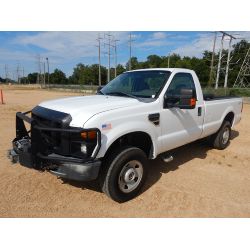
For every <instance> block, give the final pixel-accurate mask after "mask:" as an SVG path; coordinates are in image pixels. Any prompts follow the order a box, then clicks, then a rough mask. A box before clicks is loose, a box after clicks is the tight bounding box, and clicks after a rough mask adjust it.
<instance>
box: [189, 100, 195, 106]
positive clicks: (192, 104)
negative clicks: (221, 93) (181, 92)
mask: <svg viewBox="0 0 250 250" xmlns="http://www.w3.org/2000/svg"><path fill="white" fill-rule="evenodd" d="M195 104H196V99H195V98H191V99H190V106H195Z"/></svg>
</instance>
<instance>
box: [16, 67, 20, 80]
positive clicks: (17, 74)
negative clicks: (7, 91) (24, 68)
mask: <svg viewBox="0 0 250 250" xmlns="http://www.w3.org/2000/svg"><path fill="white" fill-rule="evenodd" d="M16 76H17V83H20V82H19V63H18V64H17V68H16Z"/></svg>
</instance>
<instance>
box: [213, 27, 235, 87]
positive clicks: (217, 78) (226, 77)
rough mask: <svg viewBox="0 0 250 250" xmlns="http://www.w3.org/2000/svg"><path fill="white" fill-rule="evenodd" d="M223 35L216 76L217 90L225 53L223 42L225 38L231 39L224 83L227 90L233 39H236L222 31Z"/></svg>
mask: <svg viewBox="0 0 250 250" xmlns="http://www.w3.org/2000/svg"><path fill="white" fill-rule="evenodd" d="M220 33H222V37H221V48H220V53H219V62H218V69H217V75H216V82H215V88H216V89H217V88H218V85H219V77H220V70H221V59H222V51H223V42H224V38H225V36H227V37H229V38H230V41H229V48H228V57H227V65H226V74H225V82H224V88H227V79H228V71H229V63H230V53H231V45H232V39H236V38H235V37H234V36H232V35H230V34H228V33H226V32H224V31H220Z"/></svg>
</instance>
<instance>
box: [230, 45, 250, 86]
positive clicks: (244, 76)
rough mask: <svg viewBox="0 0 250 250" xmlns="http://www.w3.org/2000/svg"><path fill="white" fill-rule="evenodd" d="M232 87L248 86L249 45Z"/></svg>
mask: <svg viewBox="0 0 250 250" xmlns="http://www.w3.org/2000/svg"><path fill="white" fill-rule="evenodd" d="M233 87H234V88H249V87H250V47H249V48H248V50H247V53H246V56H245V58H244V61H243V63H242V65H241V68H240V71H239V74H238V76H237V78H236V80H235V83H234V85H233Z"/></svg>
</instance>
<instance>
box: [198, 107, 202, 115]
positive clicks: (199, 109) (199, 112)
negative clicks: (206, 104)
mask: <svg viewBox="0 0 250 250" xmlns="http://www.w3.org/2000/svg"><path fill="white" fill-rule="evenodd" d="M201 113H202V108H201V107H198V116H201Z"/></svg>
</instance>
